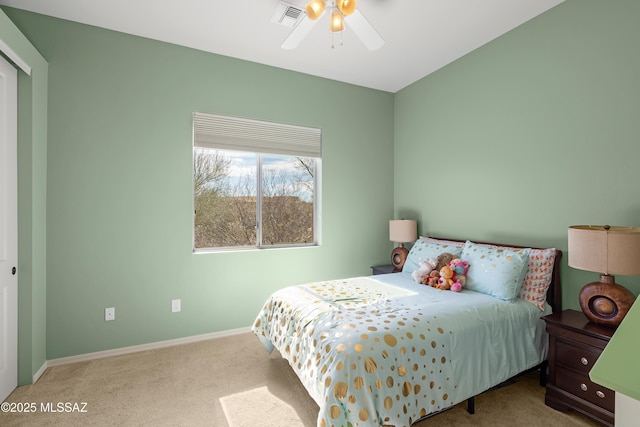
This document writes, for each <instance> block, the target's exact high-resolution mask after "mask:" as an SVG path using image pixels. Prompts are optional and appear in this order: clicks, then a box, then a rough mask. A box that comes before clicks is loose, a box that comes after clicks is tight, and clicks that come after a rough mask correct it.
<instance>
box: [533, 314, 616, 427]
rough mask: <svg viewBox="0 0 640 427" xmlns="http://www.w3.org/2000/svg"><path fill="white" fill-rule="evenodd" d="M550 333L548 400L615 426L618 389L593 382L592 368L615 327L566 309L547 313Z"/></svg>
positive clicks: (558, 408) (551, 404)
mask: <svg viewBox="0 0 640 427" xmlns="http://www.w3.org/2000/svg"><path fill="white" fill-rule="evenodd" d="M543 320H544V321H545V322H546V324H547V332H548V333H549V365H548V366H549V382H548V383H547V392H546V394H545V398H544V401H545V403H546V404H547V405H548V406H550V407H552V408H554V409H557V410H558V411H567V410H569V409H572V410H575V411H578V412H581V413H583V414H584V415H586V416H588V417H590V418H592V419H594V420H596V421H598V422H600V423H602V424H604V425H607V426H611V427H613V424H614V418H615V414H614V412H615V393H614V392H613V391H612V390H609V389H608V388H605V387H602V386H600V385H598V384H595V383H593V382H591V380H590V378H589V371H590V370H591V368H592V367H593V365H594V363H595V362H596V360H598V357H600V354H601V353H602V351H603V350H604V348H605V347H606V346H607V343H608V342H609V339H610V338H611V336H612V335H613V333H614V332H615V329H611V328H607V327H604V326H599V325H596V324H593V323H591V322H589V321H588V320H587V318H586V317H585V315H584V314H582V313H581V312H579V311H575V310H564V311H562V312H559V313H554V314H550V315H548V316H544V317H543Z"/></svg>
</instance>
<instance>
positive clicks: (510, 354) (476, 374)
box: [252, 237, 562, 427]
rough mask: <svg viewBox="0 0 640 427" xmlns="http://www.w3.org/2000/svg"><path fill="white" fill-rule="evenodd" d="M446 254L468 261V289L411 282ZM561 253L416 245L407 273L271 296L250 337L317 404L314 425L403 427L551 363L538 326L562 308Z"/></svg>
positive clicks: (445, 242) (436, 242) (455, 243)
mask: <svg viewBox="0 0 640 427" xmlns="http://www.w3.org/2000/svg"><path fill="white" fill-rule="evenodd" d="M443 252H448V253H452V254H454V255H456V256H457V257H459V258H460V259H463V260H467V261H468V262H469V264H470V268H469V270H468V273H467V281H466V284H465V287H464V288H463V290H462V291H461V292H450V291H443V290H439V289H435V288H432V287H429V286H425V285H422V284H419V283H416V281H415V280H414V279H413V278H412V277H411V273H412V272H413V271H414V270H415V269H416V268H417V267H418V266H419V264H420V263H421V262H422V261H423V260H425V259H427V258H433V257H436V256H437V255H439V254H440V253H443ZM561 255H562V254H561V252H560V251H559V250H556V249H554V248H525V247H520V246H505V245H500V244H492V243H484V242H471V241H460V240H451V239H439V238H431V237H421V238H420V239H418V240H417V241H416V242H415V243H414V245H413V246H412V248H411V251H410V252H409V255H408V257H407V260H406V262H405V264H404V267H403V270H402V272H399V273H392V274H381V275H376V276H366V277H352V278H347V279H340V280H328V281H324V282H316V283H309V284H304V285H298V286H292V287H287V288H284V289H281V290H279V291H277V292H274V293H273V294H272V295H271V296H270V297H269V299H268V300H267V301H266V302H265V304H264V306H263V308H262V309H261V310H260V312H259V313H258V316H257V318H256V321H255V322H254V325H253V327H252V330H253V332H254V333H255V334H256V336H257V337H258V338H259V339H260V341H261V342H262V344H263V345H264V346H265V347H266V349H267V350H268V351H269V352H271V351H273V350H274V349H277V350H278V352H279V353H280V354H281V355H282V357H284V358H285V359H287V360H288V362H289V364H290V365H291V367H292V369H293V370H294V371H295V373H296V374H297V376H298V377H299V378H300V381H301V382H302V384H303V385H304V387H305V389H306V390H307V392H308V393H309V395H310V396H311V397H312V398H313V399H314V400H315V401H316V403H317V404H318V406H319V408H320V410H319V413H318V422H317V425H318V427H331V426H335V427H338V426H353V427H356V426H382V425H385V426H386V425H389V426H396V427H401V426H407V427H408V426H410V425H411V424H412V423H414V422H416V421H418V420H420V419H422V418H425V417H427V416H429V415H430V414H434V413H437V412H440V411H442V410H445V409H447V408H449V407H451V406H453V405H456V404H458V403H460V402H463V401H465V400H468V399H470V398H473V396H476V395H478V394H480V393H482V392H484V391H486V390H488V389H490V388H492V387H494V386H496V385H498V384H500V383H502V382H504V381H505V380H508V379H509V378H512V377H514V376H515V375H517V374H519V373H522V372H525V371H527V370H530V369H535V368H536V367H539V366H544V363H545V361H546V358H547V341H548V339H547V335H546V331H545V325H544V321H542V320H541V317H542V316H544V315H546V314H549V313H551V312H552V311H558V310H560V309H561V289H560V282H559V265H558V264H559V263H558V260H559V259H560V257H561ZM544 371H546V369H544Z"/></svg>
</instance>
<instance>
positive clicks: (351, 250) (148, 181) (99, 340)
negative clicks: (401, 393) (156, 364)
mask: <svg viewBox="0 0 640 427" xmlns="http://www.w3.org/2000/svg"><path fill="white" fill-rule="evenodd" d="M5 10H6V13H7V14H8V15H9V16H10V17H11V19H12V20H13V22H14V23H15V24H16V25H17V26H18V27H19V28H20V30H21V31H22V32H23V33H24V34H25V36H26V37H27V38H28V39H29V40H30V41H31V43H33V45H34V46H36V47H37V49H38V50H39V51H40V52H41V53H42V55H43V56H44V57H45V58H46V59H47V61H48V62H49V128H48V137H49V139H48V157H47V166H48V169H47V190H48V193H47V263H48V269H47V310H46V314H47V318H46V326H47V358H48V359H55V358H60V357H64V356H70V355H76V354H83V353H88V352H94V351H100V350H105V349H112V348H118V347H123V346H129V345H136V344H142V343H148V342H155V341H160V340H167V339H173V338H179V337H185V336H191V335H198V334H204V333H211V332H217V331H225V330H229V329H234V328H242V327H248V326H250V325H251V324H252V323H253V320H254V319H255V316H256V314H257V313H258V310H259V309H260V307H261V306H262V304H263V303H264V301H265V300H266V299H267V297H268V295H269V294H270V293H272V292H273V291H275V290H276V289H278V288H281V287H283V286H286V285H292V284H297V283H302V282H308V281H316V280H323V279H331V278H338V277H344V276H349V275H363V274H369V273H370V271H371V270H370V269H369V267H370V266H371V265H374V264H376V263H384V262H386V261H387V258H388V256H389V253H390V251H391V247H392V246H391V242H389V241H388V231H387V227H388V226H387V224H388V222H387V221H388V220H389V219H391V218H392V214H393V183H392V180H393V95H392V94H390V93H386V92H381V91H374V90H370V89H365V88H361V87H356V86H352V85H347V84H342V83H337V82H334V81H330V80H326V79H320V78H316V77H311V76H308V75H303V74H300V73H294V72H288V71H284V70H281V69H277V68H272V67H267V66H264V65H259V64H255V63H249V62H245V61H240V60H235V59H232V58H228V57H222V56H217V55H212V54H209V53H205V52H201V51H196V50H192V49H188V48H184V47H178V46H175V45H170V44H166V43H161V42H156V41H152V40H148V39H144V38H139V37H133V36H129V35H124V34H121V33H117V32H112V31H106V30H103V29H98V28H95V27H90V26H85V25H80V24H75V23H71V22H68V21H63V20H59V19H54V18H49V17H45V16H42V15H38V14H33V13H28V12H23V11H18V10H16V9H8V8H7V9H5ZM194 111H201V112H210V113H216V114H224V115H234V116H240V117H249V118H255V119H260V120H271V121H278V122H283V123H291V124H296V125H303V126H311V127H319V128H322V130H323V135H322V137H323V146H322V147H323V159H322V162H323V174H322V175H323V176H322V245H321V246H319V247H313V248H298V249H281V250H262V251H259V250H254V251H244V252H229V253H214V254H193V253H192V247H191V239H192V237H191V234H192V206H191V198H192V187H191V152H192V129H191V127H192V126H191V114H192V112H194ZM175 298H180V299H182V311H181V312H180V313H171V300H172V299H175ZM105 307H115V309H116V320H115V321H112V322H105V321H104V308H105Z"/></svg>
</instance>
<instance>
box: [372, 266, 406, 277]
mask: <svg viewBox="0 0 640 427" xmlns="http://www.w3.org/2000/svg"><path fill="white" fill-rule="evenodd" d="M371 271H372V272H373V274H374V276H375V275H376V274H387V273H399V272H400V270H398V271H396V270H394V269H393V265H391V264H389V265H373V266H371Z"/></svg>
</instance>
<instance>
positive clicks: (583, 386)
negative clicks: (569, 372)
mask: <svg viewBox="0 0 640 427" xmlns="http://www.w3.org/2000/svg"><path fill="white" fill-rule="evenodd" d="M580 388H581V389H582V391H587V385H586V384H585V383H582V384H580Z"/></svg>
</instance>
